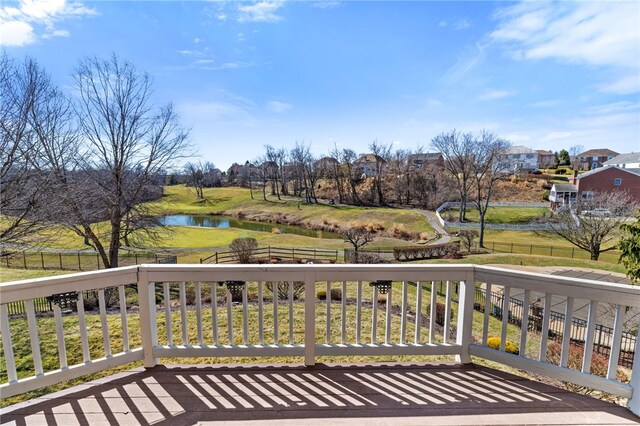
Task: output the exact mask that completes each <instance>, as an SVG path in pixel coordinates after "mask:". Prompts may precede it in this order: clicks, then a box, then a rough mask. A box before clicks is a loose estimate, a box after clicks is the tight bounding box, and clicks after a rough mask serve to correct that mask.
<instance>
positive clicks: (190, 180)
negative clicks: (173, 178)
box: [184, 161, 216, 200]
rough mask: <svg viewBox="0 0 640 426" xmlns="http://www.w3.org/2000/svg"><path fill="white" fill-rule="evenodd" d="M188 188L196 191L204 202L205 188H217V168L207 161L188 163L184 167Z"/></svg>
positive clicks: (197, 195)
mask: <svg viewBox="0 0 640 426" xmlns="http://www.w3.org/2000/svg"><path fill="white" fill-rule="evenodd" d="M184 174H185V175H186V178H187V186H191V187H193V188H194V189H195V191H196V197H198V198H199V199H201V200H204V188H210V187H212V186H216V166H214V165H213V163H211V162H209V161H207V162H205V163H202V162H198V163H187V164H185V166H184Z"/></svg>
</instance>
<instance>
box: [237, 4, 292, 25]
mask: <svg viewBox="0 0 640 426" xmlns="http://www.w3.org/2000/svg"><path fill="white" fill-rule="evenodd" d="M280 7H282V3H281V2H275V1H259V2H257V3H254V4H251V5H242V6H238V13H239V16H238V22H270V23H273V22H278V21H280V20H282V16H280V15H277V14H276V12H277V11H278V9H280Z"/></svg>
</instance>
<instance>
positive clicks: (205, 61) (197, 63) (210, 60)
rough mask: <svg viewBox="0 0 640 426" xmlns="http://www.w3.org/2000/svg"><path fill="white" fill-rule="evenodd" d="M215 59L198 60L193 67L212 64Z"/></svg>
mask: <svg viewBox="0 0 640 426" xmlns="http://www.w3.org/2000/svg"><path fill="white" fill-rule="evenodd" d="M212 63H213V59H198V60H197V61H195V62H194V63H193V65H204V64H212Z"/></svg>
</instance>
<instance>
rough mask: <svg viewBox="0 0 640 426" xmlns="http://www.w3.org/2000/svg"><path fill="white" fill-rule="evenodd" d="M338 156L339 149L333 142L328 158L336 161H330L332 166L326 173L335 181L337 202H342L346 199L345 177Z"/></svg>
mask: <svg viewBox="0 0 640 426" xmlns="http://www.w3.org/2000/svg"><path fill="white" fill-rule="evenodd" d="M340 157H341V153H340V150H339V149H338V146H337V145H335V144H334V146H333V149H332V150H331V153H330V154H329V158H331V159H334V160H336V161H331V164H332V166H331V169H330V170H329V173H328V175H329V177H330V178H331V179H333V181H334V183H335V186H336V190H337V191H338V202H339V203H340V204H342V203H344V202H345V200H346V197H345V180H346V177H345V172H344V167H343V165H342V164H341V163H340Z"/></svg>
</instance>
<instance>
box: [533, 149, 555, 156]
mask: <svg viewBox="0 0 640 426" xmlns="http://www.w3.org/2000/svg"><path fill="white" fill-rule="evenodd" d="M536 152H537V153H538V154H540V155H553V152H551V151H547V150H545V149H536Z"/></svg>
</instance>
